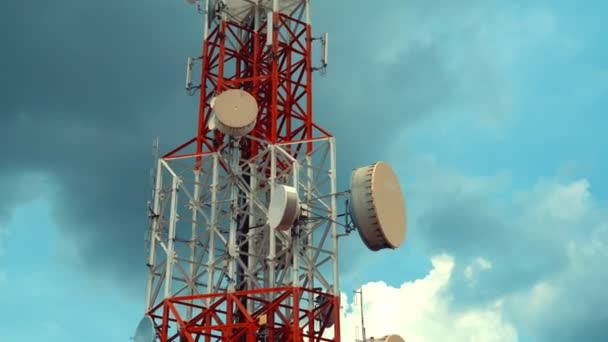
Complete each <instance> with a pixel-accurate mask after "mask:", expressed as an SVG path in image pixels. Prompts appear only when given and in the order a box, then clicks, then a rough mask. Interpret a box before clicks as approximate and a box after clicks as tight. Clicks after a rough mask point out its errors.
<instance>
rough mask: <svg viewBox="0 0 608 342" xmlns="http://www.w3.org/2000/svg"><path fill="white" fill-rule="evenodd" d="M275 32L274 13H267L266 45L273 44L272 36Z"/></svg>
mask: <svg viewBox="0 0 608 342" xmlns="http://www.w3.org/2000/svg"><path fill="white" fill-rule="evenodd" d="M273 33H274V14H273V13H272V12H270V11H269V12H268V13H266V46H271V45H272V37H273Z"/></svg>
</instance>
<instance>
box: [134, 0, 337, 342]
mask: <svg viewBox="0 0 608 342" xmlns="http://www.w3.org/2000/svg"><path fill="white" fill-rule="evenodd" d="M251 3H257V5H252V8H253V11H252V12H251V15H250V16H247V17H246V18H244V19H241V20H232V19H231V18H230V16H229V15H228V13H226V12H223V13H222V12H220V13H219V14H218V15H219V18H218V19H217V20H214V18H209V15H210V14H209V13H212V11H210V10H209V9H210V8H209V4H207V9H208V11H207V12H206V16H207V17H208V18H207V22H208V23H210V24H209V25H208V26H207V28H206V29H205V34H204V42H203V51H202V56H201V57H200V61H201V66H202V72H201V83H200V87H198V90H199V91H200V106H199V113H198V126H197V135H196V136H195V137H194V138H192V139H191V140H189V141H188V142H186V143H185V144H183V145H182V146H179V147H178V148H176V149H174V150H173V151H171V152H169V153H167V154H166V155H164V156H163V157H161V158H159V160H158V163H157V168H156V176H155V190H154V202H153V205H152V208H151V209H150V211H151V214H150V217H151V229H150V234H149V249H150V256H149V260H148V267H149V270H150V273H149V279H148V286H147V300H146V305H147V312H148V314H149V315H150V316H151V317H152V318H153V320H154V324H155V326H156V330H157V334H158V336H159V338H160V341H216V340H222V341H339V336H340V335H339V330H340V324H339V284H338V232H337V218H338V217H337V213H336V212H337V210H336V208H337V196H338V194H337V189H336V173H335V169H336V168H335V163H336V158H335V144H334V138H333V137H332V136H331V135H330V134H329V133H328V132H327V131H325V130H323V129H322V128H320V127H319V126H317V125H316V124H315V123H314V122H313V119H312V91H311V86H312V84H311V81H312V73H313V71H314V68H313V65H312V61H311V50H312V42H313V37H312V34H311V26H310V8H309V1H307V0H301V1H294V0H291V1H289V3H290V5H289V12H285V11H282V8H281V1H278V0H275V1H272V2H271V1H266V3H272V7H270V8H267V7H264V5H263V1H251ZM269 23H272V25H269ZM269 30H270V32H269ZM234 88H238V89H242V90H245V91H247V92H249V93H250V94H252V95H253V96H254V97H255V99H256V100H257V103H258V107H259V113H258V119H257V123H256V126H255V128H254V130H253V131H252V132H251V133H250V134H249V135H247V136H244V137H239V138H235V137H230V136H225V135H223V134H222V133H221V132H219V131H217V130H210V129H209V128H208V127H209V126H208V124H209V122H210V120H211V118H212V108H211V107H212V106H211V102H212V99H213V97H215V96H217V94H219V93H221V92H222V91H224V90H227V89H234ZM276 184H286V185H290V186H292V187H294V188H296V189H297V191H298V194H299V198H300V202H301V207H302V213H301V214H300V217H299V218H298V219H297V221H296V222H295V224H294V226H293V227H292V229H291V230H289V231H281V230H276V229H273V228H272V227H270V226H269V225H268V224H267V221H268V217H267V215H268V207H269V203H270V198H271V197H272V193H273V191H274V190H273V189H274V186H275V185H276ZM328 330H331V333H330V334H329V335H331V336H333V337H331V338H327V337H325V336H327V332H328Z"/></svg>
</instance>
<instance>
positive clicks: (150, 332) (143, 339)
mask: <svg viewBox="0 0 608 342" xmlns="http://www.w3.org/2000/svg"><path fill="white" fill-rule="evenodd" d="M155 340H156V330H155V329H154V322H152V318H150V316H144V318H142V319H141V321H139V324H138V325H137V329H135V336H134V337H133V341H134V342H154V341H155Z"/></svg>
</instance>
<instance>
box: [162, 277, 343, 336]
mask: <svg viewBox="0 0 608 342" xmlns="http://www.w3.org/2000/svg"><path fill="white" fill-rule="evenodd" d="M312 296H314V297H315V298H321V300H317V302H318V305H316V306H315V307H313V308H310V307H309V306H306V305H301V303H303V302H305V300H304V298H307V297H312ZM265 298H273V299H272V300H266V299H265ZM248 303H254V306H255V307H256V308H257V309H256V310H255V311H250V310H248V309H247V308H246V306H247V305H248ZM188 310H195V311H196V312H197V314H196V315H195V316H194V317H192V318H191V319H190V320H185V319H184V318H183V317H182V315H181V314H180V312H183V311H188ZM339 311H340V302H339V298H338V297H328V296H326V295H325V294H324V293H322V292H320V291H315V290H311V289H303V288H296V287H277V288H270V289H262V290H250V291H240V292H234V293H219V294H208V295H202V296H183V297H173V298H170V299H167V300H165V301H163V302H162V303H160V304H159V305H157V306H156V307H154V308H153V309H152V313H151V315H150V316H151V317H152V319H153V321H154V324H155V326H157V327H158V329H157V330H158V335H159V336H160V338H161V340H162V341H180V342H181V341H188V342H194V341H245V342H257V341H260V342H262V341H263V342H270V341H294V342H295V341H298V342H299V341H306V342H322V341H328V342H329V341H339V338H340V325H339V321H336V322H333V323H334V324H333V327H332V328H331V329H326V327H328V326H330V325H331V324H330V320H331V319H332V317H337V316H338V315H339ZM326 332H328V333H329V334H330V335H331V333H333V336H334V337H332V338H328V337H326Z"/></svg>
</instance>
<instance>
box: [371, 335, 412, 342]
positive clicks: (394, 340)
mask: <svg viewBox="0 0 608 342" xmlns="http://www.w3.org/2000/svg"><path fill="white" fill-rule="evenodd" d="M374 341H378V342H405V340H404V339H403V338H402V337H401V336H399V335H388V336H383V337H380V338H375V339H374Z"/></svg>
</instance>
